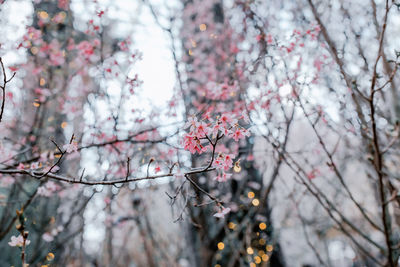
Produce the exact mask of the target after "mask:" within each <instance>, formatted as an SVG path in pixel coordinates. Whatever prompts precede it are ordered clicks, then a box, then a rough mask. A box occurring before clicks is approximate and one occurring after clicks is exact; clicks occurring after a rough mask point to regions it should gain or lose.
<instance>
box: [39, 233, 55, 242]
mask: <svg viewBox="0 0 400 267" xmlns="http://www.w3.org/2000/svg"><path fill="white" fill-rule="evenodd" d="M42 239H43V240H44V241H46V242H51V241H53V240H54V237H53V236H52V235H51V234H50V233H48V232H46V233H44V234H43V235H42Z"/></svg>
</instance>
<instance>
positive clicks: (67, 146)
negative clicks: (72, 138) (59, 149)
mask: <svg viewBox="0 0 400 267" xmlns="http://www.w3.org/2000/svg"><path fill="white" fill-rule="evenodd" d="M63 149H64V150H65V152H67V153H72V152H76V151H78V143H76V142H72V143H71V144H65V145H64V146H63Z"/></svg>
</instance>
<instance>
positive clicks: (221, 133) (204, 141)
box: [183, 113, 250, 182]
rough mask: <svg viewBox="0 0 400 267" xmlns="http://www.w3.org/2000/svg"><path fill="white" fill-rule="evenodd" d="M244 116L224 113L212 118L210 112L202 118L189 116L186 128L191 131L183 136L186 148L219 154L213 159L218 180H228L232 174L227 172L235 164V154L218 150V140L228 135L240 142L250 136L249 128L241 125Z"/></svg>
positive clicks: (193, 152)
mask: <svg viewBox="0 0 400 267" xmlns="http://www.w3.org/2000/svg"><path fill="white" fill-rule="evenodd" d="M243 118H244V116H240V117H238V118H236V117H235V116H233V115H231V114H227V113H226V114H222V115H220V116H218V117H217V118H216V119H212V118H211V117H210V116H209V115H208V114H206V115H204V116H203V119H202V120H198V119H197V118H196V117H191V118H189V120H188V122H187V123H186V125H185V129H186V128H189V132H188V133H186V134H185V135H184V136H183V144H184V148H185V149H186V150H188V151H190V152H191V153H192V154H195V153H198V154H202V153H204V152H206V151H213V155H214V154H215V153H216V152H217V153H218V154H217V155H216V156H215V158H213V159H212V160H213V161H212V166H213V167H215V169H216V170H217V171H218V175H217V177H216V178H215V179H216V180H217V181H218V182H225V181H227V180H228V179H229V178H230V177H231V176H232V174H228V173H226V172H227V171H229V170H230V169H231V168H232V166H233V160H234V158H235V155H234V154H231V153H228V152H226V151H225V150H224V151H222V150H221V151H218V150H219V149H217V142H218V140H219V139H220V138H222V137H227V138H228V139H232V140H234V141H236V142H238V141H239V140H240V139H244V138H246V137H247V136H250V132H249V130H248V129H245V128H244V127H242V126H240V125H239V123H238V121H239V120H240V119H243Z"/></svg>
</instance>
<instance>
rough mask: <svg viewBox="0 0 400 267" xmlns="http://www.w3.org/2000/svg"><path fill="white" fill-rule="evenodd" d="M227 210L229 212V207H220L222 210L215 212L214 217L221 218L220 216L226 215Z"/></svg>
mask: <svg viewBox="0 0 400 267" xmlns="http://www.w3.org/2000/svg"><path fill="white" fill-rule="evenodd" d="M229 212H231V209H230V208H222V210H221V211H220V212H217V213H215V214H214V217H217V218H220V219H221V218H224V217H225V215H227V214H228V213H229Z"/></svg>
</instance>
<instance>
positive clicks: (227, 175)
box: [215, 172, 232, 183]
mask: <svg viewBox="0 0 400 267" xmlns="http://www.w3.org/2000/svg"><path fill="white" fill-rule="evenodd" d="M231 177H232V174H231V173H225V172H224V173H222V174H218V175H217V177H215V180H217V181H218V182H220V183H221V182H226V181H228V179H230V178H231Z"/></svg>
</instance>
